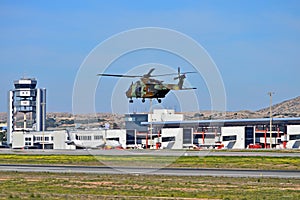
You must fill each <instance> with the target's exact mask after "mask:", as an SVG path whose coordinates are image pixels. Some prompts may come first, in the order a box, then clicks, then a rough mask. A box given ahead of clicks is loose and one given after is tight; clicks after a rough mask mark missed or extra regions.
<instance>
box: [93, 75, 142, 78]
mask: <svg viewBox="0 0 300 200" xmlns="http://www.w3.org/2000/svg"><path fill="white" fill-rule="evenodd" d="M97 76H111V77H121V78H141V77H143V76H136V75H121V74H97Z"/></svg>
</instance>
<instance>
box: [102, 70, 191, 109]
mask: <svg viewBox="0 0 300 200" xmlns="http://www.w3.org/2000/svg"><path fill="white" fill-rule="evenodd" d="M154 70H155V68H152V69H150V71H149V72H148V73H147V74H144V75H121V74H97V76H110V77H120V78H140V80H139V81H136V82H135V83H133V82H132V83H131V85H130V87H129V89H128V90H127V91H126V96H127V98H129V103H133V99H132V98H137V99H138V98H141V99H142V102H143V103H144V102H145V99H154V98H156V99H157V101H158V103H161V99H162V98H165V96H166V94H168V92H169V91H170V90H192V89H196V88H183V82H184V79H185V78H186V74H188V73H196V72H184V73H181V72H180V67H178V73H170V74H159V75H151V74H152V72H153V71H154ZM172 75H177V76H176V77H175V78H174V80H177V79H178V83H177V84H165V83H163V81H160V80H156V79H153V78H152V77H159V76H172Z"/></svg>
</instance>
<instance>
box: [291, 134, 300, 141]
mask: <svg viewBox="0 0 300 200" xmlns="http://www.w3.org/2000/svg"><path fill="white" fill-rule="evenodd" d="M290 140H300V134H299V135H290Z"/></svg>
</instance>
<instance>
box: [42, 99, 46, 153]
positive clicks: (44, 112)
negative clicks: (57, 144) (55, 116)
mask: <svg viewBox="0 0 300 200" xmlns="http://www.w3.org/2000/svg"><path fill="white" fill-rule="evenodd" d="M41 105H42V118H43V120H42V123H43V124H42V131H43V151H44V150H45V127H46V125H45V123H46V120H45V119H46V115H45V114H46V111H45V105H46V103H45V102H42V103H41Z"/></svg>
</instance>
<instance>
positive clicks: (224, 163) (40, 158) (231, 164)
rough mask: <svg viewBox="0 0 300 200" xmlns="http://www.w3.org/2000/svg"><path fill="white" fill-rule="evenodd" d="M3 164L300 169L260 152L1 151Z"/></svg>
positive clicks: (292, 160) (298, 161)
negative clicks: (109, 153) (112, 153)
mask: <svg viewBox="0 0 300 200" xmlns="http://www.w3.org/2000/svg"><path fill="white" fill-rule="evenodd" d="M0 163H1V164H53V165H59V164H61V165H87V166H101V165H108V166H114V165H118V166H135V167H138V166H144V167H151V166H153V167H156V166H155V164H157V165H158V166H164V167H191V168H225V169H227V168H236V169H238V168H242V169H259V170H300V158H299V157H260V156H246V157H243V156H228V157H227V156H226V157H224V156H205V157H199V156H182V157H179V158H174V157H171V156H92V155H22V154H0Z"/></svg>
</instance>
